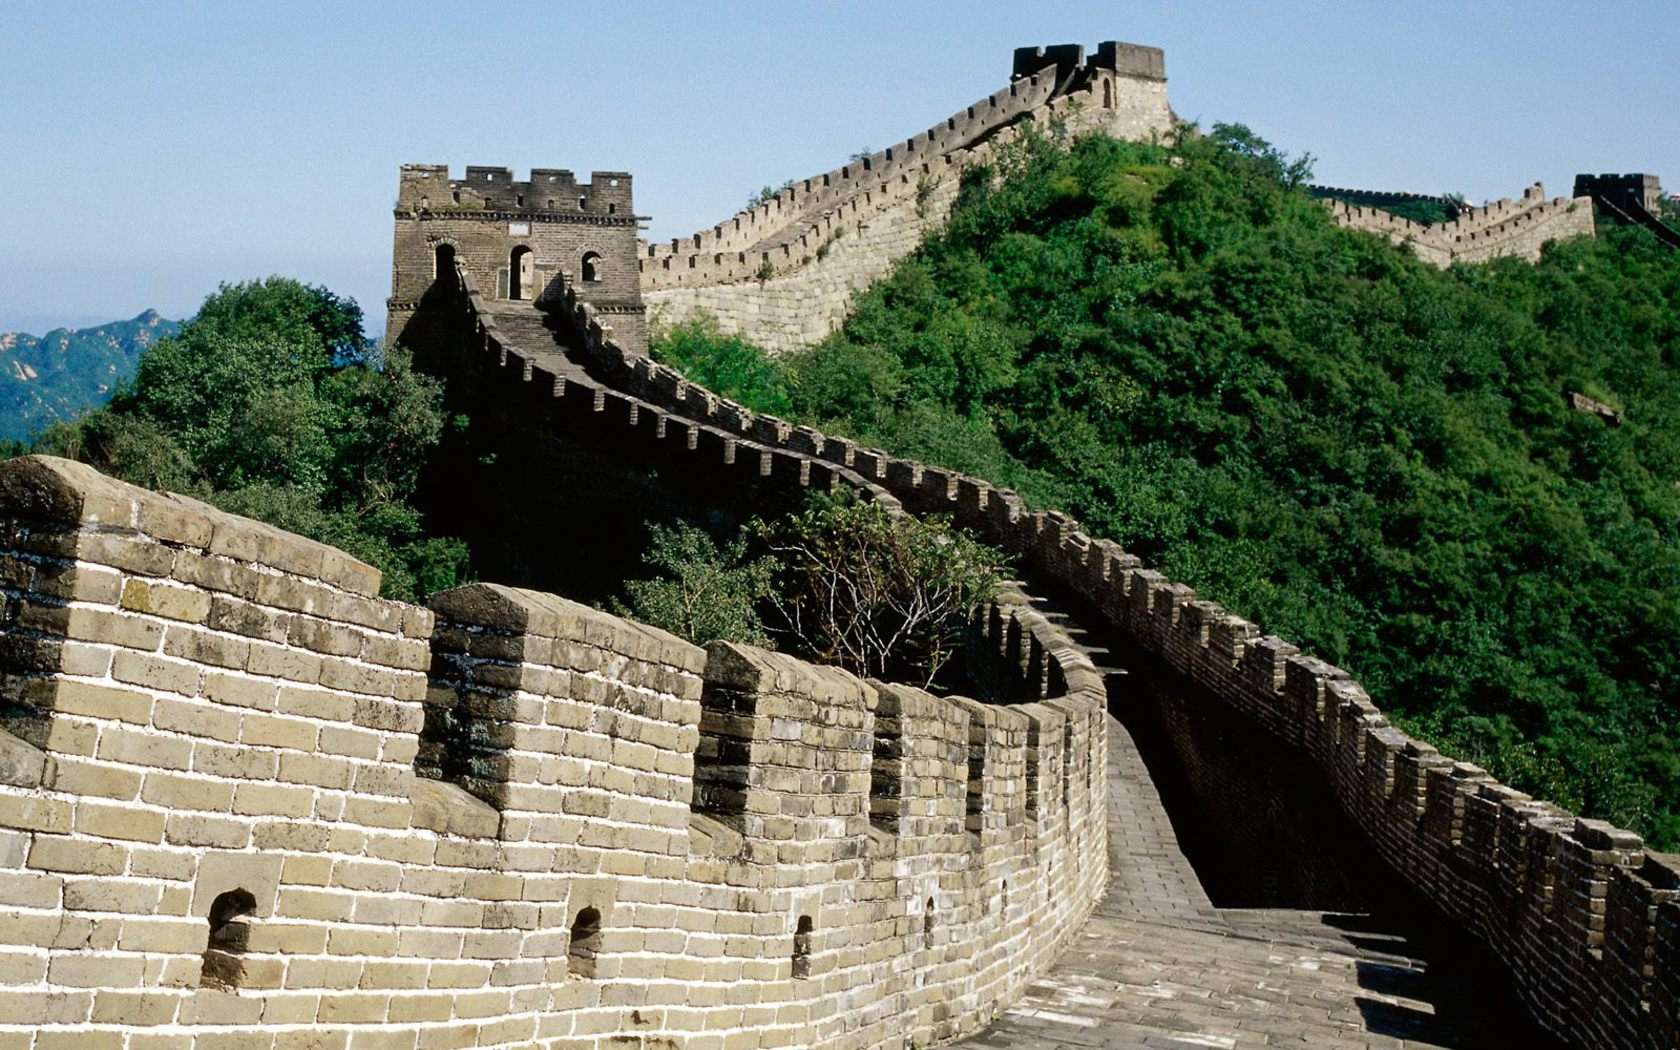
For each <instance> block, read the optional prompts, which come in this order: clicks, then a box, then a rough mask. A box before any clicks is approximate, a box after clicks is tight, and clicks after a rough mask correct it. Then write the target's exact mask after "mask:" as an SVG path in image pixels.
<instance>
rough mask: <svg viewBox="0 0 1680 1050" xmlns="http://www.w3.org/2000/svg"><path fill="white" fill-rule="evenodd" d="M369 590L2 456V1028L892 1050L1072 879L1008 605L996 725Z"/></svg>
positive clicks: (252, 526)
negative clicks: (1012, 699)
mask: <svg viewBox="0 0 1680 1050" xmlns="http://www.w3.org/2000/svg"><path fill="white" fill-rule="evenodd" d="M491 352H499V348H491ZM510 375H511V377H512V378H513V381H515V382H520V383H525V382H529V381H530V376H531V372H530V371H528V370H525V369H516V370H515V371H514V372H512V373H511V374H510ZM551 378H552V377H551ZM555 392H556V386H555V384H554V383H552V382H551V383H549V384H548V387H547V390H546V391H545V392H544V396H546V397H551V398H552V397H554V396H555ZM378 586H379V576H378V573H377V572H376V571H374V570H372V569H370V568H369V567H368V566H366V565H362V564H360V563H358V562H355V561H353V560H352V559H350V558H349V557H347V556H346V555H344V554H342V553H341V552H338V551H335V550H332V549H331V548H328V547H324V546H322V545H320V544H316V543H312V542H309V541H306V540H302V539H300V538H299V537H296V536H291V535H287V534H285V533H281V532H279V531H277V530H274V529H271V528H268V527H266V526H262V525H259V524H257V523H255V522H251V521H247V520H244V519H240V518H236V517H234V516H232V515H228V514H224V513H221V512H218V511H215V510H213V509H211V508H209V507H206V506H204V505H203V504H199V503H196V502H194V501H192V500H188V499H185V498H182V497H178V496H170V495H163V494H157V493H150V492H146V491H143V490H140V489H136V488H133V487H131V486H128V485H124V484H121V483H118V482H115V481H112V480H110V479H108V478H105V477H102V476H100V475H99V474H97V473H96V472H94V471H93V470H91V469H90V468H88V467H85V466H82V465H79V464H75V463H70V462H68V461H63V460H55V459H49V458H43V457H28V458H24V459H18V460H11V461H8V462H6V463H4V464H0V588H3V589H4V592H5V595H6V599H7V601H6V604H5V610H4V622H3V623H0V675H3V678H0V681H3V682H4V683H5V690H4V693H3V699H4V703H3V706H0V725H3V726H4V728H5V730H6V731H5V732H3V733H0V904H3V905H4V907H5V908H6V909H7V914H6V919H5V921H4V922H0V942H3V946H0V1046H3V1047H7V1048H14V1047H15V1048H28V1050H72V1048H74V1050H83V1048H91V1050H102V1048H112V1050H118V1048H134V1050H138V1048H143V1047H144V1048H192V1050H224V1048H230V1047H238V1048H240V1050H245V1048H258V1050H281V1048H287V1050H291V1048H303V1047H334V1048H341V1050H369V1048H390V1047H398V1048H403V1050H417V1048H420V1047H427V1048H431V1047H516V1046H517V1047H526V1046H543V1047H548V1048H583V1047H588V1048H597V1047H607V1046H613V1047H620V1046H636V1047H642V1048H653V1047H669V1048H675V1047H684V1048H693V1050H723V1048H726V1047H727V1048H735V1047H776V1046H781V1047H847V1048H868V1047H892V1048H904V1047H908V1046H911V1045H923V1044H926V1043H928V1042H930V1041H935V1040H944V1039H948V1038H951V1037H953V1036H955V1035H958V1034H961V1033H964V1032H968V1031H972V1030H974V1029H975V1028H977V1027H978V1026H979V1025H981V1024H982V1023H984V1022H985V1021H986V1020H987V1019H988V1018H990V1017H991V1016H993V1015H994V1014H995V1013H996V1012H997V1011H998V1010H999V1009H1000V1008H1001V1007H1002V1006H1003V1005H1004V1004H1006V1003H1007V1002H1009V1001H1010V1000H1011V999H1012V998H1013V997H1014V996H1015V995H1017V994H1018V993H1019V992H1020V990H1021V989H1022V987H1023V986H1024V985H1025V984H1026V983H1027V982H1028V981H1030V980H1031V979H1033V976H1034V975H1035V974H1036V973H1037V972H1039V971H1040V970H1041V969H1042V968H1043V967H1044V966H1045V965H1047V964H1048V962H1049V961H1050V960H1051V959H1053V958H1054V956H1055V955H1056V954H1057V952H1058V951H1059V949H1060V948H1061V946H1062V945H1063V944H1064V943H1065V942H1066V940H1067V939H1068V938H1069V937H1070V936H1071V935H1072V933H1073V932H1074V930H1075V929H1076V928H1077V927H1078V926H1079V924H1080V923H1081V921H1082V920H1083V918H1084V916H1085V914H1086V913H1087V911H1088V910H1089V908H1090V906H1091V904H1092V903H1093V902H1094V901H1095V900H1096V899H1097V898H1098V897H1099V896H1100V895H1101V893H1102V889H1103V885H1104V881H1105V878H1106V864H1105V858H1104V855H1103V848H1102V843H1103V837H1104V836H1103V818H1102V814H1103V799H1104V797H1105V795H1106V786H1105V778H1104V775H1103V770H1104V768H1105V762H1106V736H1105V722H1104V720H1103V711H1104V700H1103V696H1102V693H1101V685H1100V682H1099V681H1097V679H1096V676H1095V674H1094V672H1092V671H1091V670H1090V668H1089V667H1088V666H1080V665H1079V661H1078V659H1077V657H1076V656H1074V655H1073V654H1071V653H1070V652H1069V651H1068V650H1067V649H1066V647H1065V646H1064V645H1062V644H1060V643H1058V642H1057V641H1056V640H1055V638H1054V637H1053V636H1051V635H1050V634H1048V633H1046V632H1047V630H1048V628H1047V625H1045V624H1042V623H1034V622H1032V621H1031V618H1030V617H1023V618H1018V621H1017V618H1015V617H1014V616H1013V614H1010V616H1011V621H1012V622H1011V623H1010V624H1004V623H1002V621H1001V620H999V621H996V626H995V627H994V629H993V630H992V632H991V634H990V637H992V638H994V639H1003V642H1002V643H1001V645H1000V646H995V647H992V648H993V649H994V650H995V651H996V652H998V653H999V654H1000V655H1010V656H1011V658H1013V659H1016V663H1015V664H1014V665H1013V669H1011V668H1000V669H999V672H998V675H997V678H998V680H1012V681H1014V682H1016V683H1017V685H1018V686H1019V685H1021V684H1022V683H1026V682H1029V681H1030V683H1031V688H1030V689H1029V690H1028V691H1027V692H1026V694H1025V698H1026V699H1027V700H1028V701H1029V702H1026V703H1020V704H1015V705H1008V706H1005V705H988V704H980V703H976V702H973V701H969V700H965V699H961V698H939V697H934V696H931V695H928V694H926V693H923V692H921V691H919V690H916V689H910V688H905V687H901V686H894V685H886V684H882V683H877V682H865V681H860V680H858V679H856V678H854V677H852V676H850V675H847V674H845V673H844V672H841V671H838V670H833V669H824V668H818V667H813V666H810V665H806V664H803V663H800V662H799V661H797V660H794V659H791V658H789V657H787V656H783V655H778V654H773V653H768V652H764V651H761V650H756V649H752V648H750V647H746V646H738V645H732V644H727V643H719V644H715V645H713V646H711V647H710V648H709V649H704V650H703V649H699V648H696V647H694V646H691V645H688V644H687V643H684V642H682V641H680V640H678V639H676V638H673V637H671V636H669V635H666V634H664V633H662V632H659V631H656V630H654V629H652V628H648V627H644V626H641V625H638V624H634V623H630V622H628V621H624V620H620V619H616V618H614V617H611V616H607V615H605V614H603V613H600V612H596V611H594V610H592V609H588V608H586V607H583V606H580V605H576V604H574V603H571V602H568V601H565V600H563V599H559V598H556V597H553V596H551V595H546V594H541V593H537V592H533V591H524V590H517V589H513V588H508V587H501V586H494V585H473V586H469V587H465V588H460V589H457V590H454V591H447V592H442V593H440V594H438V595H435V596H434V597H433V600H432V604H431V608H429V609H422V608H418V607H415V606H409V605H404V604H401V603H398V602H391V601H385V600H382V599H380V598H378V597H377V596H376V595H377V591H378ZM999 615H1000V616H1002V615H1003V613H1001V612H1000V614H999ZM1023 631H1025V632H1026V635H1027V636H1030V640H1031V641H1030V644H1026V643H1024V642H1023V633H1022V632H1023ZM987 650H988V647H987V646H984V645H983V646H981V647H980V649H979V651H980V652H985V651H987ZM1022 654H1025V657H1024V658H1021V655H1022Z"/></svg>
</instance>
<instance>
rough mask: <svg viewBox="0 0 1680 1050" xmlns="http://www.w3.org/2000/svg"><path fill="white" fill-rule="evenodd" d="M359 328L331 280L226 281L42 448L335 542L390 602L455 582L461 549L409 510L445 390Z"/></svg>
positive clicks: (355, 312)
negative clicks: (110, 392)
mask: <svg viewBox="0 0 1680 1050" xmlns="http://www.w3.org/2000/svg"><path fill="white" fill-rule="evenodd" d="M361 324H362V314H361V310H360V308H358V307H357V306H356V304H355V303H354V302H353V301H351V300H347V299H341V298H339V297H338V296H335V295H334V294H332V293H331V292H329V291H327V290H325V289H323V288H313V287H309V286H307V285H303V284H299V283H297V282H296V281H290V280H284V279H281V278H271V279H269V280H266V281H260V282H253V283H248V284H238V285H224V286H222V288H221V290H220V291H218V292H217V293H216V294H215V295H212V296H210V297H209V298H208V299H206V300H205V302H204V306H203V308H202V309H200V310H199V313H198V316H197V317H195V318H194V319H193V320H192V321H189V322H188V323H187V324H186V325H185V326H183V327H182V329H181V331H180V333H179V334H178V335H177V336H176V337H175V338H172V339H163V340H160V341H159V342H157V343H155V344H154V345H152V346H151V347H149V348H148V349H147V350H146V351H145V353H144V354H143V355H142V356H141V358H140V363H139V369H138V372H137V374H136V376H135V379H134V382H133V384H132V385H130V386H127V387H125V388H124V389H122V390H120V391H119V392H118V393H117V394H116V395H115V396H114V397H113V398H112V399H111V401H110V402H109V404H107V405H106V406H105V407H103V408H99V409H96V410H94V411H92V412H89V413H87V414H86V415H84V416H82V417H81V418H79V419H77V420H75V421H74V422H71V423H67V424H61V425H57V426H54V427H50V428H48V429H47V430H46V431H45V432H44V433H43V435H42V436H41V438H40V439H39V440H38V442H37V444H36V447H37V449H38V450H40V451H47V452H55V453H57V454H60V455H67V456H73V457H76V458H80V459H84V460H86V461H88V462H90V463H92V464H93V465H95V466H97V467H98V468H99V469H101V470H103V471H105V472H107V473H109V474H113V475H115V476H117V477H121V478H124V479H126V480H128V481H132V482H134V483H136V484H139V485H145V486H147V487H149V488H161V489H170V490H172V491H176V492H182V493H186V494H188V495H192V496H196V497H198V498H200V499H203V500H205V501H206V502H209V503H213V504H215V505H217V506H219V507H222V508H223V509H225V510H230V511H233V512H235V513H238V514H245V515H248V516H250V517H254V518H259V519H261V520H263V521H267V522H271V523H273V524H275V525H278V526H280V527H281V528H285V529H289V530H291V531H293V532H298V533H302V534H303V535H305V536H310V537H313V538H315V539H318V540H321V541H323V542H326V543H330V544H332V545H333V546H335V547H339V548H341V549H343V550H346V551H348V552H350V553H351V554H353V555H355V556H356V557H358V558H362V559H364V560H366V561H368V562H369V563H371V564H373V565H376V566H378V567H379V568H380V569H381V570H382V571H383V572H384V574H385V592H386V594H388V595H390V596H392V597H398V598H405V599H410V600H412V599H415V598H418V597H421V596H423V595H424V594H425V593H426V592H428V591H431V590H434V589H437V588H439V587H446V586H452V585H453V584H455V583H456V582H458V581H459V577H460V576H461V575H462V574H463V573H464V571H465V565H466V548H465V546H464V545H463V544H461V543H460V542H459V541H455V540H451V539H449V538H445V537H429V536H426V535H424V534H423V532H422V528H421V521H420V516H419V513H418V512H417V511H416V510H415V509H414V508H413V507H412V506H411V505H410V503H409V498H410V497H411V496H412V495H413V492H414V488H415V483H416V479H417V477H418V475H419V471H420V467H421V465H422V464H423V463H424V462H425V457H426V453H427V451H428V450H429V449H430V448H431V447H432V446H433V445H435V444H436V443H437V441H438V438H439V437H440V436H441V434H442V432H443V427H444V424H445V419H444V417H443V414H442V410H441V394H440V391H439V389H438V384H437V383H436V381H435V380H432V379H429V378H427V377H425V376H422V375H419V374H417V373H416V372H415V371H414V370H413V369H412V368H411V367H410V365H409V359H408V356H407V354H406V353H404V352H403V351H401V350H400V349H395V348H393V349H385V350H381V349H379V348H376V347H374V346H372V345H370V344H369V343H368V342H367V340H366V339H365V338H364V337H363V335H362V327H361Z"/></svg>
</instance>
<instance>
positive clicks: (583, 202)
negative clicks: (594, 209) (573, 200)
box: [578, 197, 589, 211]
mask: <svg viewBox="0 0 1680 1050" xmlns="http://www.w3.org/2000/svg"><path fill="white" fill-rule="evenodd" d="M588 206H589V198H588V197H579V198H578V211H582V210H583V209H584V208H586V207H588Z"/></svg>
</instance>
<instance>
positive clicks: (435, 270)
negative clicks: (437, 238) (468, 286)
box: [432, 244, 455, 281]
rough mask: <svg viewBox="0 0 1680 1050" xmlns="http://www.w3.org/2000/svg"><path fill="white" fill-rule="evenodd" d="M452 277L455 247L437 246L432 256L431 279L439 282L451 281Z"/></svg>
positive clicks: (447, 245) (453, 273)
mask: <svg viewBox="0 0 1680 1050" xmlns="http://www.w3.org/2000/svg"><path fill="white" fill-rule="evenodd" d="M454 276H455V246H454V245H453V244H440V245H438V246H437V250H436V252H435V253H434V255H433V260H432V279H433V280H439V281H442V280H450V279H453V278H454Z"/></svg>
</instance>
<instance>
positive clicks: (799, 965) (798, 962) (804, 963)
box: [793, 915, 816, 981]
mask: <svg viewBox="0 0 1680 1050" xmlns="http://www.w3.org/2000/svg"><path fill="white" fill-rule="evenodd" d="M815 928H816V924H815V923H814V922H812V921H811V917H810V916H809V915H801V916H800V917H799V923H798V924H797V925H796V926H795V927H794V930H793V979H794V980H796V981H803V980H805V979H806V978H808V977H810V976H811V931H812V930H814V929H815Z"/></svg>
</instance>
